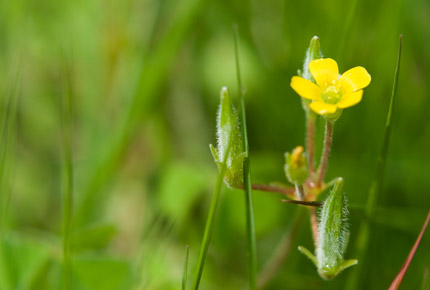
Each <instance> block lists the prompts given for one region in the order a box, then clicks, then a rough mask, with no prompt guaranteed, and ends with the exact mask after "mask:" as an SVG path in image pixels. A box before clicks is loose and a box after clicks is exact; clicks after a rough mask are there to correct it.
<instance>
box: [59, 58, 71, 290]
mask: <svg viewBox="0 0 430 290" xmlns="http://www.w3.org/2000/svg"><path fill="white" fill-rule="evenodd" d="M63 62H64V68H63V70H64V71H63V74H64V75H63V78H64V83H63V86H64V88H63V90H64V91H63V93H62V96H61V99H60V124H61V137H62V138H61V146H62V155H63V156H62V157H63V170H62V174H63V177H62V193H63V197H62V207H63V269H62V270H63V275H62V289H64V290H70V289H72V277H71V234H72V210H73V162H72V139H73V137H72V135H73V89H72V72H71V64H70V62H69V61H68V60H63Z"/></svg>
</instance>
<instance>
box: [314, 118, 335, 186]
mask: <svg viewBox="0 0 430 290" xmlns="http://www.w3.org/2000/svg"><path fill="white" fill-rule="evenodd" d="M332 142H333V122H331V121H329V120H326V123H325V135H324V148H323V152H322V156H321V162H320V167H319V169H318V178H317V183H316V185H317V187H318V188H319V187H321V185H322V182H323V180H324V176H325V172H326V170H327V164H328V157H329V155H330V149H331V144H332Z"/></svg>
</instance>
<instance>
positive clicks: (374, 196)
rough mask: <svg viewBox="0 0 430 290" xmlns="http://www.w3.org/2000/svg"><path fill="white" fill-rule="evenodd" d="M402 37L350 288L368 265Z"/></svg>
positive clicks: (388, 142) (350, 277) (388, 141)
mask: <svg viewBox="0 0 430 290" xmlns="http://www.w3.org/2000/svg"><path fill="white" fill-rule="evenodd" d="M402 39H403V36H402V35H400V37H399V49H398V54H397V64H396V71H395V73H394V83H393V90H392V93H391V98H390V105H389V108H388V114H387V119H386V122H385V131H384V139H383V143H382V147H381V151H380V153H379V156H378V160H377V163H376V171H375V176H374V177H373V180H372V183H371V185H370V188H369V195H368V198H367V204H366V209H365V212H366V217H367V218H366V219H365V220H364V221H363V222H362V224H361V226H360V229H359V233H358V235H357V237H358V238H357V243H356V249H355V250H356V253H357V258H358V260H359V261H360V263H359V264H358V267H357V268H356V269H355V271H351V275H350V276H349V279H348V285H347V286H348V287H347V288H348V289H361V288H360V285H359V284H360V281H362V279H361V278H360V277H362V275H361V274H362V271H363V265H366V263H365V262H363V260H364V259H365V257H366V253H367V246H368V244H369V237H370V231H371V226H370V222H371V221H372V219H373V217H374V214H375V209H376V205H377V202H378V200H379V195H380V191H381V186H382V183H383V180H384V173H385V166H386V161H387V155H388V148H389V145H390V137H391V120H392V116H393V106H394V101H395V98H396V93H397V84H398V82H399V71H400V57H401V53H402Z"/></svg>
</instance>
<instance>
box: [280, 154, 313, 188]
mask: <svg viewBox="0 0 430 290" xmlns="http://www.w3.org/2000/svg"><path fill="white" fill-rule="evenodd" d="M284 169H285V175H286V176H287V179H288V181H289V182H291V183H292V184H295V185H296V184H297V185H302V184H303V183H305V181H306V179H307V178H308V162H307V160H306V154H305V153H304V149H303V147H302V146H297V147H296V148H295V149H294V150H293V152H291V153H289V152H287V153H285V166H284Z"/></svg>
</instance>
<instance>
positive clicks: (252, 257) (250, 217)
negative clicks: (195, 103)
mask: <svg viewBox="0 0 430 290" xmlns="http://www.w3.org/2000/svg"><path fill="white" fill-rule="evenodd" d="M234 44H235V45H234V46H235V55H236V72H237V83H238V96H239V98H240V113H241V114H240V121H241V124H242V137H243V138H242V140H243V150H244V152H245V154H246V157H245V158H244V160H243V184H244V193H245V208H246V229H247V231H246V232H247V239H248V261H249V262H248V267H249V288H250V289H251V290H254V289H257V282H256V281H257V242H256V239H255V224H254V207H253V202H252V182H251V170H250V162H249V145H248V133H247V129H246V113H245V96H244V90H243V87H242V80H241V77H240V64H239V32H238V28H237V26H234Z"/></svg>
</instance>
